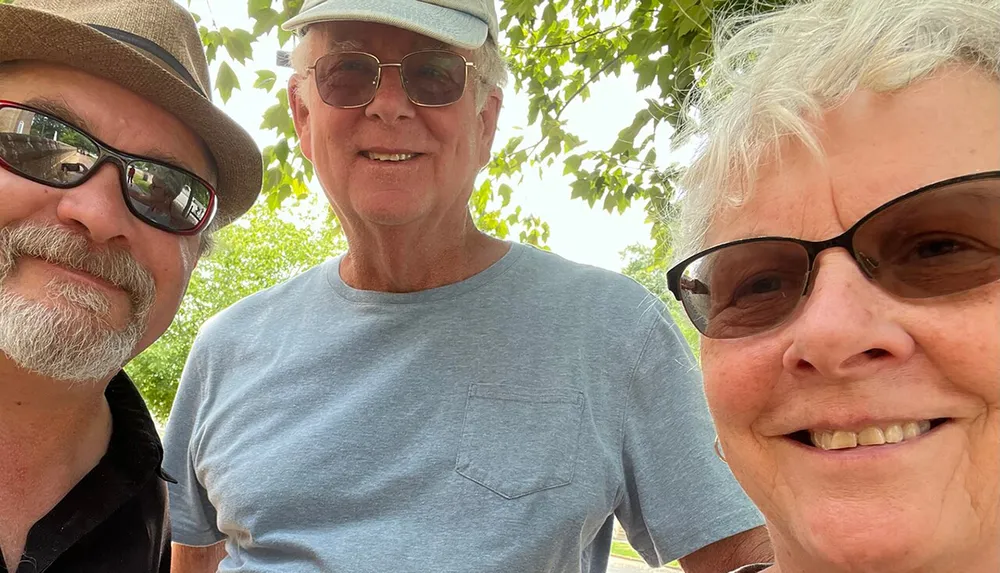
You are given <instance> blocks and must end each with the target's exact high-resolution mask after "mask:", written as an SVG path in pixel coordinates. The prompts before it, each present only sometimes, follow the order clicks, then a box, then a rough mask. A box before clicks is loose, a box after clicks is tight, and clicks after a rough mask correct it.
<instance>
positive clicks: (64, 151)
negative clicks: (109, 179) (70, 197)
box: [0, 107, 100, 186]
mask: <svg viewBox="0 0 1000 573" xmlns="http://www.w3.org/2000/svg"><path fill="white" fill-rule="evenodd" d="M99 155H100V150H99V149H98V148H97V144H96V143H94V142H93V141H92V140H91V139H90V138H89V137H87V136H86V135H84V134H83V133H82V132H80V131H79V130H77V129H76V128H74V127H71V126H70V125H68V124H66V123H64V122H62V121H60V120H58V119H55V118H52V117H49V116H46V115H42V114H40V113H35V112H33V111H28V110H23V109H19V108H14V107H5V108H0V159H2V160H3V161H4V163H6V164H7V165H9V166H10V168H11V169H13V170H15V171H16V172H19V173H21V174H22V175H26V176H28V177H33V178H35V179H39V180H41V181H45V182H46V183H49V184H51V185H55V186H63V185H67V186H68V185H73V184H74V183H76V182H77V181H79V180H80V179H82V178H83V177H85V176H86V175H87V172H89V171H90V168H91V167H93V166H94V164H95V163H96V162H97V158H98V156H99Z"/></svg>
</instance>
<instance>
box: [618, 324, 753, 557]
mask: <svg viewBox="0 0 1000 573" xmlns="http://www.w3.org/2000/svg"><path fill="white" fill-rule="evenodd" d="M656 309H658V311H659V312H658V313H655V315H654V316H653V318H652V322H653V324H652V326H651V327H650V329H649V330H648V331H647V333H646V340H645V344H644V346H643V349H642V351H641V353H640V355H639V358H638V361H637V363H636V365H635V368H634V371H633V374H632V380H631V382H630V384H629V388H628V393H627V397H626V400H627V402H626V407H625V417H624V421H623V437H622V464H623V468H624V472H625V488H624V495H623V496H622V500H621V503H620V504H619V505H618V507H617V509H616V511H615V514H616V515H617V517H618V520H619V521H620V522H621V524H622V526H623V527H624V528H625V531H626V533H627V534H628V539H629V542H630V543H631V544H632V546H633V547H634V548H635V549H636V550H637V551H638V552H639V553H640V554H641V555H642V557H643V558H644V559H645V560H646V561H647V562H648V563H649V564H650V565H652V566H654V567H655V566H660V565H662V564H664V563H668V562H670V561H673V560H674V559H678V558H680V557H683V556H685V555H688V554H690V553H693V552H694V551H697V550H698V549H701V548H702V547H705V546H707V545H710V544H712V543H714V542H716V541H720V540H722V539H725V538H726V537H730V536H733V535H736V534H737V533H740V532H742V531H746V530H748V529H752V528H754V527H757V526H760V525H763V519H762V517H761V515H760V513H759V512H758V511H757V509H756V508H755V507H754V506H753V504H752V503H751V502H750V500H749V499H748V498H747V497H746V495H745V494H744V493H743V490H742V489H741V488H740V486H739V484H738V483H737V482H736V480H735V479H734V478H733V475H732V473H731V472H730V471H729V468H728V466H726V465H725V464H724V463H723V462H722V461H721V460H720V459H719V458H718V457H717V456H716V455H715V452H714V449H713V442H714V439H715V429H714V426H713V425H712V420H711V417H710V415H709V412H708V405H707V403H706V400H705V393H704V389H703V388H702V379H701V374H700V372H699V370H698V368H697V366H696V363H695V360H694V357H693V356H692V355H691V351H690V349H689V348H688V346H687V343H686V342H685V341H684V338H683V336H682V335H681V333H680V331H679V329H678V328H677V326H676V325H675V324H674V322H673V320H672V319H671V318H670V315H669V313H668V312H667V310H666V308H665V307H663V306H662V305H658V306H657V307H656ZM650 314H654V313H650Z"/></svg>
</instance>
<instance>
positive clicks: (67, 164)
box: [0, 100, 217, 235]
mask: <svg viewBox="0 0 1000 573" xmlns="http://www.w3.org/2000/svg"><path fill="white" fill-rule="evenodd" d="M108 162H110V163H113V164H115V165H116V166H117V167H118V171H119V172H120V173H121V186H122V197H123V198H124V200H125V205H127V206H128V209H129V211H131V213H132V214H133V215H135V216H136V217H138V218H139V219H140V220H142V221H143V222H145V223H147V224H149V225H151V226H153V227H156V228H157V229H161V230H163V231H167V232H169V233H175V234H178V235H192V234H195V233H198V232H199V231H201V230H203V229H204V228H205V227H206V226H208V224H209V223H211V221H212V218H213V217H214V216H215V212H216V209H217V204H216V203H217V202H216V192H215V189H214V188H213V187H212V185H210V184H209V183H208V182H207V181H205V180H204V179H202V178H200V177H198V176H197V175H195V174H193V173H191V172H189V171H186V170H184V169H181V168H179V167H174V166H173V165H169V164H166V163H163V162H162V161H157V160H155V159H148V158H145V157H139V156H136V155H130V154H128V153H124V152H121V151H118V150H117V149H114V148H112V147H110V146H108V145H106V144H104V143H102V142H101V141H100V140H98V139H97V138H95V137H94V136H92V135H90V134H88V133H87V132H85V131H83V130H81V129H79V128H77V127H76V126H74V125H72V124H70V123H68V122H66V121H64V120H62V119H60V118H58V117H54V116H52V115H50V114H48V113H46V112H44V111H41V110H38V109H35V108H33V107H30V106H27V105H23V104H20V103H16V102H11V101H3V100H0V167H3V168H4V169H6V170H7V171H10V172H11V173H13V174H15V175H18V176H20V177H23V178H25V179H29V180H31V181H34V182H36V183H41V184H43V185H47V186H49V187H55V188H57V189H71V188H73V187H78V186H80V185H83V184H84V183H86V182H87V180H89V179H90V177H91V176H93V174H94V173H96V172H97V171H98V170H99V168H100V167H101V165H103V164H104V163H108Z"/></svg>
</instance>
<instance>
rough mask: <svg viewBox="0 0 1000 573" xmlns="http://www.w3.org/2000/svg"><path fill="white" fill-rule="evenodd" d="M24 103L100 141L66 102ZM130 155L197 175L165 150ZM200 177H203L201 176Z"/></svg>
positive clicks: (43, 99)
mask: <svg viewBox="0 0 1000 573" xmlns="http://www.w3.org/2000/svg"><path fill="white" fill-rule="evenodd" d="M22 103H24V105H26V106H29V107H33V108H36V109H38V110H39V111H44V112H45V113H48V114H51V115H53V116H55V118H56V119H59V120H62V121H64V122H66V123H69V124H70V125H71V126H72V127H75V128H77V129H80V130H82V131H84V132H86V135H88V136H90V137H93V138H95V139H98V138H97V136H95V135H94V132H95V131H96V130H95V129H94V127H93V125H91V124H90V123H89V122H88V121H87V120H85V119H83V117H81V116H80V114H78V113H76V112H75V111H73V110H72V109H70V107H69V106H68V105H67V104H66V103H65V102H64V101H60V100H56V99H52V98H47V97H40V96H39V97H33V98H29V99H28V100H27V101H24V102H22ZM102 143H103V142H102ZM105 145H107V144H105ZM128 155H136V156H138V157H145V158H147V159H153V160H156V161H161V162H163V163H168V164H170V165H173V166H175V167H180V168H181V169H184V170H185V171H189V172H191V173H197V172H196V171H195V169H194V167H193V166H192V165H191V164H189V163H188V162H186V161H184V160H183V159H181V158H180V157H177V156H176V155H174V154H173V153H170V152H169V151H166V150H164V149H159V148H152V149H150V150H149V151H147V152H145V153H143V154H142V155H139V154H135V153H128ZM209 168H210V169H211V168H212V163H211V162H209ZM199 177H201V176H200V175H199Z"/></svg>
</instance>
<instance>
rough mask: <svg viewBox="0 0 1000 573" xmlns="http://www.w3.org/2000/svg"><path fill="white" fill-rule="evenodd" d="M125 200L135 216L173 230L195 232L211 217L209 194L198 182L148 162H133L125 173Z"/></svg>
mask: <svg viewBox="0 0 1000 573" xmlns="http://www.w3.org/2000/svg"><path fill="white" fill-rule="evenodd" d="M126 181H127V183H128V197H129V201H130V203H131V205H132V208H133V209H135V211H136V212H137V213H139V214H140V215H141V216H143V217H145V218H147V219H149V220H151V221H154V222H156V223H158V224H160V225H163V226H164V227H167V228H169V229H172V230H175V231H190V230H192V229H195V228H196V227H198V225H200V224H201V223H202V221H203V220H204V219H205V218H206V217H208V216H209V215H210V213H209V208H210V207H211V204H212V193H211V191H209V189H208V188H207V187H206V186H205V185H204V184H203V183H201V182H200V181H199V180H198V179H196V178H194V177H192V176H190V175H188V174H187V173H184V172H183V171H179V170H177V169H173V168H170V167H167V166H165V165H160V164H158V163H152V162H147V161H133V162H132V163H130V164H129V166H128V171H127V174H126Z"/></svg>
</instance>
